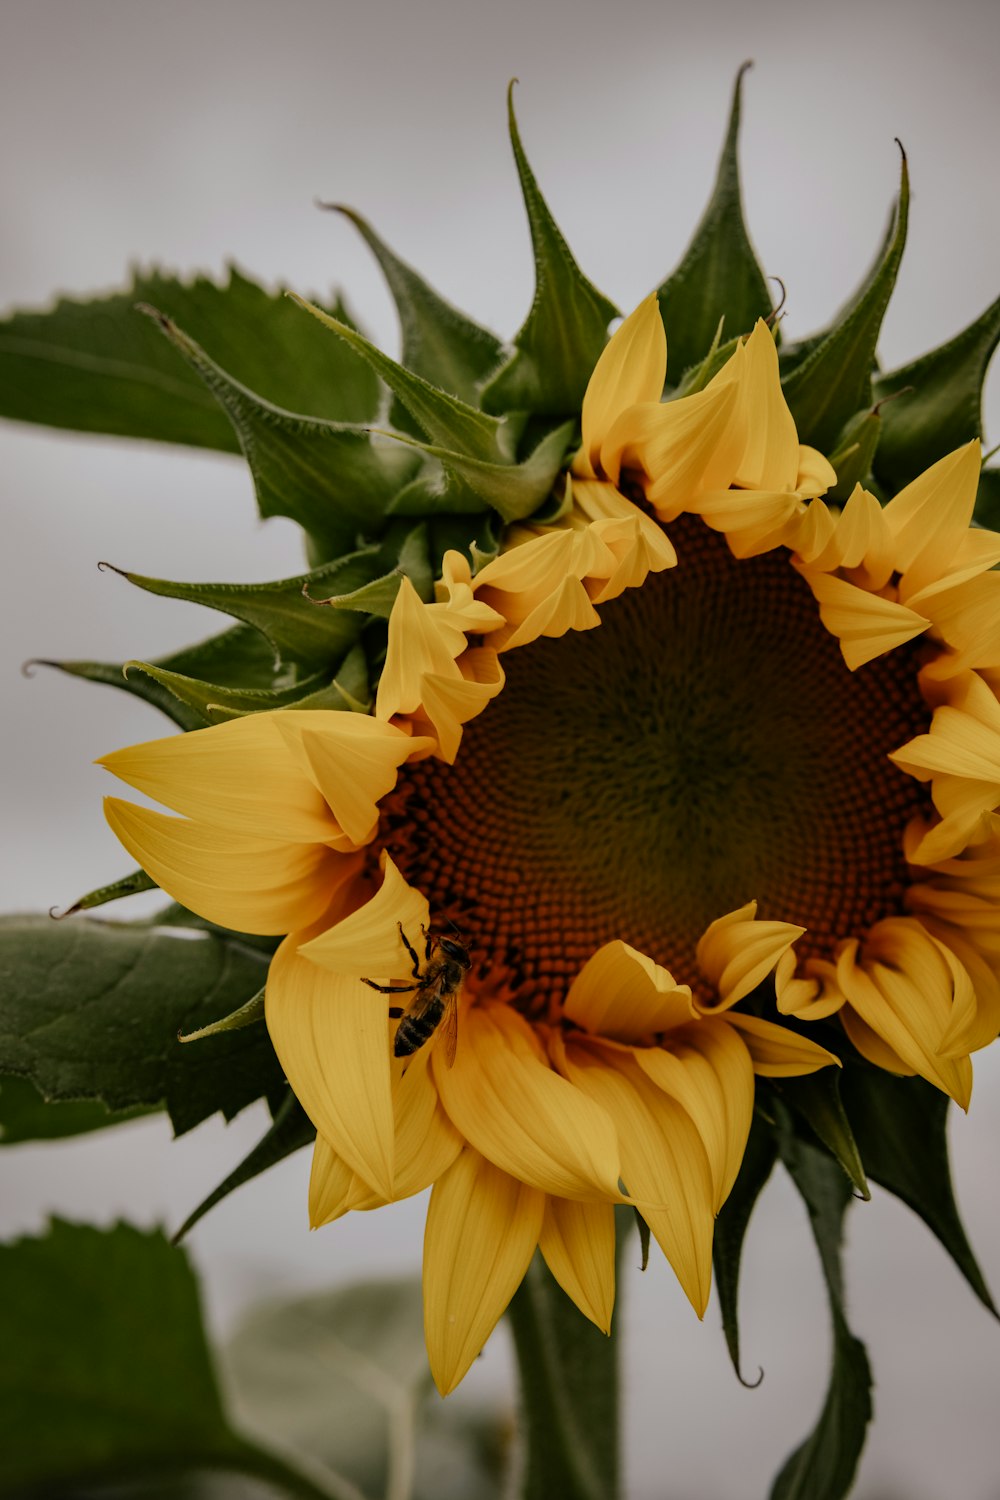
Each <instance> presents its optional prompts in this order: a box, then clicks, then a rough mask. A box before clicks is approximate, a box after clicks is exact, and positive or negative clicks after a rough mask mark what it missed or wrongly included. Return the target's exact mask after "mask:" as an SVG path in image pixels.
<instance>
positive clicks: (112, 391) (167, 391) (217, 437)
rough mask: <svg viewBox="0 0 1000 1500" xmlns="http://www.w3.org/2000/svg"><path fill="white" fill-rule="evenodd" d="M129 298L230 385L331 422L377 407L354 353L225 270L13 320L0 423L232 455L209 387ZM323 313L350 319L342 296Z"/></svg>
mask: <svg viewBox="0 0 1000 1500" xmlns="http://www.w3.org/2000/svg"><path fill="white" fill-rule="evenodd" d="M137 302H149V303H153V304H154V305H155V306H156V307H162V308H163V309H164V311H165V312H166V313H168V314H169V315H170V316H171V317H172V318H175V319H176V320H177V321H178V322H179V323H181V324H183V326H184V327H185V328H187V329H188V330H189V331H190V333H191V335H192V337H193V338H195V339H197V340H198V341H199V342H205V343H207V344H209V345H210V347H212V348H214V349H215V351H216V352H217V354H218V356H219V358H220V359H221V360H223V361H224V363H225V365H226V368H227V369H229V370H231V371H232V373H233V375H234V376H235V378H236V379H237V380H239V381H242V382H243V383H244V384H246V385H248V386H249V387H251V388H252V389H253V390H255V391H260V392H261V394H262V395H263V396H264V397H266V398H268V399H270V400H273V401H275V402H277V403H278V404H280V405H283V406H287V407H292V408H293V409H294V410H297V411H302V412H305V413H307V414H308V415H309V416H311V417H321V418H326V419H328V420H332V421H339V422H367V421H370V420H371V419H372V418H373V417H374V416H375V414H376V412H377V411H378V406H379V385H378V381H377V379H376V378H375V376H374V375H373V373H372V371H371V370H370V369H368V367H367V366H366V365H365V364H364V363H363V362H362V361H361V360H359V359H358V358H357V356H356V355H355V354H353V353H352V351H351V350H349V349H347V348H346V347H344V346H333V347H331V346H330V344H329V341H328V340H324V339H323V338H322V337H320V336H317V331H316V330H314V329H312V328H310V327H309V326H308V325H306V326H305V327H303V326H302V322H301V320H300V319H299V318H298V317H297V315H296V313H295V310H294V308H292V307H290V306H289V304H288V301H287V298H286V297H285V296H284V293H283V292H282V291H281V290H279V291H278V292H266V291H264V290H263V288H262V287H260V286H258V285H257V284H256V283H255V282H253V281H251V280H250V279H249V278H248V277H246V276H245V275H243V273H242V272H241V271H238V270H237V269H236V268H235V267H231V268H230V270H229V281H228V283H227V284H226V285H224V286H219V285H217V284H216V283H215V282H213V281H211V280H209V279H208V278H206V277H196V278H195V279H193V280H191V281H181V280H180V279H178V278H177V277H175V276H171V275H169V274H167V273H164V272H160V271H150V272H147V273H141V274H136V275H135V276H134V278H133V281H132V285H131V286H130V287H129V288H128V289H127V290H125V291H122V292H115V293H113V294H112V295H110V296H103V297H95V298H93V299H90V300H87V301H77V300H74V299H69V298H63V299H62V300H61V301H59V302H57V303H56V305H55V306H54V307H52V308H50V309H48V310H47V311H43V312H28V311H23V312H15V313H13V314H12V315H11V316H10V317H9V318H7V319H6V320H4V321H3V322H2V323H0V416H5V417H13V418H15V419H16V420H18V421H23V422H42V423H45V424H47V425H48V426H50V427H68V428H72V429H74V430H75V431H78V432H106V433H114V434H117V435H118V436H121V437H136V438H153V439H156V440H159V441H161V442H169V443H188V444H192V445H194V446H196V447H202V448H217V449H222V450H223V451H225V452H228V453H238V452H239V445H238V443H237V440H236V437H235V434H234V432H233V430H232V428H231V426H230V424H229V422H228V421H227V420H226V417H225V415H224V414H223V412H222V411H221V410H220V408H219V407H218V405H217V404H216V402H215V401H214V400H213V398H212V396H211V394H210V393H209V391H207V390H206V389H205V387H204V385H203V384H202V383H201V381H200V380H199V379H198V378H197V377H196V376H195V375H194V373H193V372H192V371H191V370H189V369H185V367H184V365H183V364H182V363H181V361H180V360H178V359H177V356H176V354H175V353H174V351H172V350H171V349H170V348H169V347H168V346H167V345H166V344H164V343H163V341H162V339H161V338H160V337H159V336H158V334H157V333H156V331H155V329H153V328H152V327H151V326H150V324H149V323H148V322H147V321H146V319H145V318H143V317H141V316H140V315H139V314H138V313H137V312H136V311H135V305H136V303H137ZM330 310H331V311H332V312H335V313H336V315H337V317H338V318H340V319H341V321H345V322H349V321H350V318H349V317H348V314H347V313H346V311H345V309H344V307H343V304H342V303H341V302H340V301H339V299H338V300H336V301H335V302H333V303H332V304H331V305H330Z"/></svg>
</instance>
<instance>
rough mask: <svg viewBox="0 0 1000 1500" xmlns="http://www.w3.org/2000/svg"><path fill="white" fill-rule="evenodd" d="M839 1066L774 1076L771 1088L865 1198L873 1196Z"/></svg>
mask: <svg viewBox="0 0 1000 1500" xmlns="http://www.w3.org/2000/svg"><path fill="white" fill-rule="evenodd" d="M840 1073H841V1069H840V1068H823V1069H822V1070H821V1071H820V1072H819V1073H813V1074H810V1075H809V1076H808V1077H805V1078H782V1079H773V1080H772V1081H771V1087H772V1089H773V1090H774V1092H775V1093H777V1094H778V1095H779V1097H780V1098H782V1099H783V1100H784V1101H785V1103H786V1104H787V1105H789V1106H790V1108H791V1110H792V1111H793V1114H795V1115H798V1116H799V1117H800V1118H801V1119H803V1120H804V1121H805V1122H806V1124H807V1125H808V1126H809V1127H810V1129H811V1130H812V1131H813V1133H814V1134H815V1136H816V1137H817V1139H818V1140H820V1141H821V1142H822V1144H823V1145H824V1146H825V1147H826V1149H827V1150H828V1151H829V1152H830V1154H831V1155H832V1156H833V1157H834V1159H835V1160H836V1161H837V1162H839V1163H840V1166H841V1168H842V1169H843V1172H844V1174H845V1176H846V1177H847V1178H848V1180H849V1181H850V1182H851V1184H852V1185H853V1187H854V1188H855V1190H856V1191H857V1192H858V1193H860V1195H861V1197H862V1198H864V1199H869V1198H870V1197H871V1191H870V1189H869V1187H868V1183H867V1180H866V1178H865V1169H864V1166H863V1164H862V1160H861V1154H860V1152H859V1151H858V1145H857V1142H856V1141H855V1139H854V1133H853V1131H852V1130H851V1122H850V1120H849V1119H848V1117H847V1112H846V1110H845V1109H844V1105H843V1101H842V1099H841V1096H840Z"/></svg>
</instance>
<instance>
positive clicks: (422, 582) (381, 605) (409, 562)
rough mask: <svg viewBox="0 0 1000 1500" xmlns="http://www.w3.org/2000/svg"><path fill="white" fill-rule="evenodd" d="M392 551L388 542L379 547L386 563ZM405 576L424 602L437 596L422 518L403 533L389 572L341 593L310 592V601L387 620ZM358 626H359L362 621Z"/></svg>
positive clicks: (335, 609) (425, 529)
mask: <svg viewBox="0 0 1000 1500" xmlns="http://www.w3.org/2000/svg"><path fill="white" fill-rule="evenodd" d="M389 552H390V548H389V547H388V546H384V547H382V548H380V550H379V557H380V559H382V560H383V563H384V560H385V559H386V554H387V553H389ZM404 577H406V578H408V579H409V580H410V582H411V583H412V584H413V587H414V588H415V589H416V591H417V594H418V596H419V597H420V598H421V599H423V600H424V602H425V603H428V602H429V601H430V600H431V599H432V598H433V597H434V575H433V572H432V569H431V560H430V553H429V551H428V531H427V523H426V522H425V521H422V522H421V523H420V525H419V526H414V527H413V529H412V530H411V531H408V532H407V533H406V534H405V535H404V537H403V540H402V542H401V543H400V544H399V551H398V554H397V560H396V566H395V567H394V568H392V569H391V570H390V571H389V572H387V573H382V572H379V574H378V576H377V577H373V578H372V579H370V580H369V581H368V582H367V583H365V584H362V586H361V587H360V588H356V589H352V590H349V591H345V592H344V593H342V594H330V595H327V597H326V598H318V597H316V595H314V594H310V596H309V599H310V603H311V604H313V605H314V606H315V605H317V604H318V605H328V606H329V607H330V609H331V610H334V611H338V610H345V611H347V612H348V613H351V612H354V613H360V614H365V615H375V616H377V617H379V618H380V619H383V620H387V619H388V618H389V616H390V615H391V614H392V606H393V605H394V604H395V602H396V595H397V594H398V593H399V585H400V584H401V583H402V581H403V578H404ZM358 628H359V629H360V625H359V627H358Z"/></svg>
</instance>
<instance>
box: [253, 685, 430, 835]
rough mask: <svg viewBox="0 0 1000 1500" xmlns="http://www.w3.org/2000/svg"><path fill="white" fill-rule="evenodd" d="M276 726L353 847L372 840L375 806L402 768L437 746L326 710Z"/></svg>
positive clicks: (366, 719) (357, 716)
mask: <svg viewBox="0 0 1000 1500" xmlns="http://www.w3.org/2000/svg"><path fill="white" fill-rule="evenodd" d="M277 727H278V728H279V729H280V730H281V733H282V735H283V736H284V738H285V739H286V740H287V742H288V743H289V745H290V746H291V747H293V748H294V749H296V750H298V752H299V754H300V755H301V756H302V757H303V761H304V764H306V765H307V766H308V768H309V771H310V773H311V775H312V777H313V779H314V781H315V784H316V786H317V788H318V789H319V791H320V792H321V793H322V795H323V797H324V799H325V800H326V802H327V803H328V804H329V806H330V808H331V809H332V811H333V815H334V817H335V818H336V820H337V822H338V823H339V825H340V827H341V828H342V829H343V830H344V832H345V833H346V834H347V836H348V838H350V839H351V840H352V841H353V842H354V843H355V844H363V843H366V842H367V841H368V840H369V839H370V838H371V836H372V834H373V832H374V829H375V826H376V824H377V822H378V806H377V804H378V802H379V800H380V798H382V797H384V796H385V795H386V793H387V792H390V791H391V790H392V788H393V787H394V786H395V784H396V775H397V772H398V769H399V767H400V766H401V765H402V764H403V762H404V761H406V760H409V758H410V757H411V756H413V755H419V754H420V753H421V752H422V751H424V750H429V749H430V748H431V747H432V744H433V742H432V741H431V740H429V739H421V738H418V737H416V736H413V735H409V734H404V733H403V731H402V730H400V729H396V728H395V727H394V726H393V725H392V724H385V723H383V722H382V721H381V720H379V719H372V718H370V717H369V716H368V715H367V714H351V713H336V712H333V711H331V710H322V709H314V710H313V711H312V712H311V713H289V714H283V715H282V716H281V718H280V719H279V720H278V723H277Z"/></svg>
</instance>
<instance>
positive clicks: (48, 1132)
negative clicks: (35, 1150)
mask: <svg viewBox="0 0 1000 1500" xmlns="http://www.w3.org/2000/svg"><path fill="white" fill-rule="evenodd" d="M146 1112H147V1111H146V1110H145V1109H142V1108H137V1109H124V1110H117V1111H115V1112H114V1113H112V1112H111V1111H110V1110H108V1109H107V1108H106V1107H105V1106H104V1105H103V1104H100V1103H86V1102H84V1103H72V1102H69V1103H67V1102H63V1103H52V1102H49V1101H47V1100H45V1099H43V1097H42V1095H41V1094H40V1093H39V1092H38V1090H37V1089H36V1088H35V1085H34V1084H33V1083H32V1081H31V1079H30V1078H16V1077H10V1078H0V1144H2V1145H4V1146H15V1145H17V1144H18V1143H19V1142H21V1141H53V1140H59V1139H62V1138H64V1137H66V1136H71V1135H89V1134H90V1132H91V1131H93V1130H106V1129H107V1127H108V1126H109V1125H120V1124H122V1123H124V1121H126V1120H134V1119H136V1118H137V1117H138V1116H139V1115H143V1114H145V1113H146Z"/></svg>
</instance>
